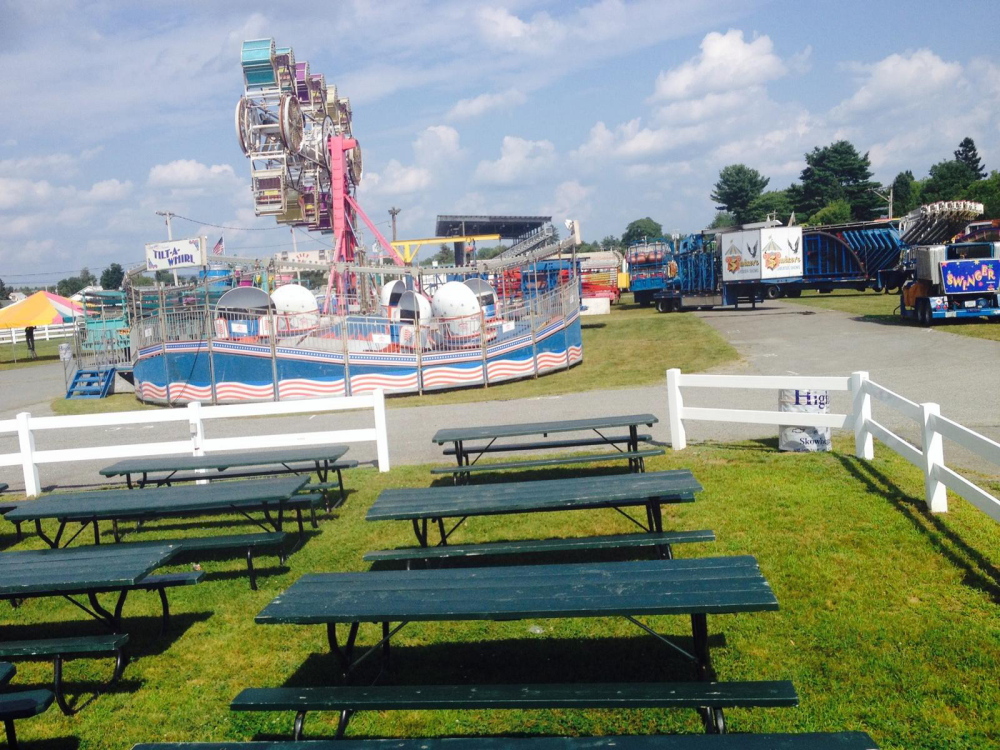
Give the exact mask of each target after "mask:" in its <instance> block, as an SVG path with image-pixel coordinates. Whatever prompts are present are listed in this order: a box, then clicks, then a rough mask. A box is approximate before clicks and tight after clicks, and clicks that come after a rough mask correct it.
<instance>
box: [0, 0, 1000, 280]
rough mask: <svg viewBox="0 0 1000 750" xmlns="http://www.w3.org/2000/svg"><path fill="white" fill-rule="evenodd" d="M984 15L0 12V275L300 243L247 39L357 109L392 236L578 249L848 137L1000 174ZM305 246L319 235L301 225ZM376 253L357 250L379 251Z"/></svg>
mask: <svg viewBox="0 0 1000 750" xmlns="http://www.w3.org/2000/svg"><path fill="white" fill-rule="evenodd" d="M997 21H1000V8H998V7H997V4H996V3H995V2H989V1H987V0H983V1H982V2H952V3H950V4H949V5H948V6H947V8H946V9H945V8H944V6H942V5H941V4H940V3H937V2H935V3H931V2H923V1H911V2H907V3H897V2H884V1H883V0H867V2H856V1H855V0H840V1H838V2H826V1H825V0H824V1H814V2H801V1H799V2H787V1H785V0H774V1H772V2H766V1H761V2H754V1H743V0H711V1H708V0H682V1H675V0H632V1H628V0H593V1H585V2H578V3H572V2H530V1H529V0H512V1H505V0H494V1H493V2H476V1H475V0H440V1H437V2H420V1H419V0H412V1H408V2H393V1H392V0H381V1H380V2H363V1H361V0H355V1H351V0H338V2H336V3H319V4H314V5H312V6H309V5H308V4H303V3H295V4H292V3H283V2H270V3H260V2H254V1H253V0H247V1H243V0H239V1H237V0H219V1H217V2H211V3H205V2H184V1H183V0H174V1H173V2H169V3H166V2H144V3H125V2H111V1H110V0H109V1H107V2H74V1H73V0H24V1H23V2H22V1H20V0H0V66H2V67H0V69H2V70H3V71H4V83H3V85H2V90H3V92H4V94H5V97H4V98H5V99H6V101H7V103H8V104H7V106H6V107H5V118H4V124H3V126H2V128H0V278H2V279H3V280H4V281H5V282H6V283H8V284H15V285H18V286H20V285H22V284H25V283H46V282H48V283H52V282H54V281H56V280H58V279H60V278H63V277H66V276H69V275H75V274H76V273H78V272H79V270H80V268H81V267H82V266H88V267H89V268H90V269H91V270H92V271H95V272H98V273H99V272H100V270H101V269H102V268H104V267H105V266H106V265H107V264H109V263H112V262H118V263H121V264H122V265H124V266H129V265H132V264H135V263H139V262H141V261H142V248H143V244H144V243H146V242H153V241H159V240H162V239H165V237H166V234H165V231H166V230H165V227H164V225H163V220H162V219H161V218H160V217H158V216H156V214H155V212H156V211H158V210H160V211H172V212H174V213H176V214H178V215H180V216H184V217H189V218H191V219H196V220H199V221H201V222H207V223H209V224H216V225H222V226H227V227H245V228H248V229H253V230H260V231H237V230H235V229H227V230H225V231H223V230H220V229H217V228H215V227H212V226H203V225H200V224H196V223H192V222H188V221H184V220H181V219H175V220H174V236H175V237H189V236H196V235H198V234H205V235H207V236H208V237H209V243H210V245H211V244H213V243H214V242H215V241H216V240H217V239H218V237H219V235H220V234H224V235H225V239H226V246H227V250H228V251H229V252H230V253H231V254H237V253H240V254H244V255H266V254H270V253H273V252H276V251H279V250H283V249H290V248H291V236H290V232H289V230H288V228H285V227H283V228H274V227H276V225H275V224H274V221H273V219H271V218H268V217H263V218H256V217H255V216H254V214H253V207H252V201H251V196H250V191H249V163H248V161H247V160H246V158H245V157H244V156H243V154H242V152H241V151H240V150H239V147H238V146H237V142H236V138H235V135H234V129H233V108H234V106H235V103H236V101H237V99H238V98H239V96H240V95H241V93H242V74H241V70H240V64H239V50H240V45H241V43H242V41H243V40H244V39H252V38H261V37H274V38H275V39H276V40H277V43H278V46H291V47H293V48H294V50H295V55H296V58H297V59H299V60H303V59H305V60H309V62H310V65H311V68H312V70H313V72H323V73H325V75H326V79H327V82H328V83H330V82H332V83H335V84H336V85H337V87H338V90H339V92H340V94H341V95H342V96H348V97H350V99H351V103H352V107H353V111H354V134H355V136H356V137H357V138H358V139H359V141H360V142H361V145H362V150H363V154H364V165H365V176H364V178H363V180H362V185H361V189H360V192H359V199H360V201H361V204H362V206H363V207H364V208H365V210H366V211H367V213H368V214H369V215H370V216H371V217H372V218H373V220H374V221H375V222H377V223H380V224H382V229H383V230H384V231H386V232H387V233H388V229H387V227H388V214H387V209H388V208H389V207H390V206H396V207H399V208H400V209H402V211H401V213H400V214H399V217H398V226H399V235H400V237H401V238H405V237H426V236H430V235H431V234H432V233H433V230H434V219H435V217H436V216H437V215H438V214H450V213H471V214H478V213H493V214H505V213H511V214H530V215H535V214H545V215H549V214H551V215H553V216H554V217H555V219H556V221H557V222H559V223H561V222H562V220H563V219H565V218H575V219H578V220H579V221H580V222H581V226H582V229H583V237H584V239H587V240H599V239H600V238H602V237H604V236H605V235H608V234H614V235H620V234H621V232H622V231H623V230H624V229H625V226H626V225H627V224H628V222H629V221H631V220H632V219H635V218H640V217H643V216H651V217H652V218H654V219H656V220H657V221H659V222H660V223H662V224H663V226H664V228H665V229H666V230H668V231H672V230H681V231H687V230H695V229H698V228H700V227H702V226H704V225H705V224H707V223H708V222H709V221H710V220H711V218H712V216H713V215H714V207H713V205H712V202H711V201H710V200H709V197H708V196H709V193H710V192H711V189H712V185H713V183H714V182H715V180H716V179H717V177H718V173H719V170H720V169H721V168H722V167H723V166H725V165H727V164H731V163H735V162H743V163H745V164H748V165H749V166H752V167H754V168H756V169H758V170H760V171H761V172H762V173H763V174H765V175H766V176H768V177H769V178H770V179H771V184H770V186H769V187H772V188H784V187H787V186H788V185H789V184H790V183H791V182H793V181H795V180H796V178H797V177H798V174H799V173H800V171H801V170H802V167H803V166H804V161H803V154H804V153H805V152H806V151H809V150H811V149H812V148H813V147H815V146H822V145H827V144H829V143H831V142H833V141H834V140H838V139H840V138H847V139H849V140H850V141H852V142H853V143H854V144H855V145H856V146H857V147H858V149H859V150H860V151H862V152H864V151H868V152H870V155H871V160H872V166H873V170H874V173H875V177H876V179H878V180H881V181H883V182H888V181H891V180H892V179H893V178H894V177H895V175H896V174H897V173H898V172H899V171H900V170H903V169H912V170H913V172H914V173H915V174H916V175H917V176H918V177H922V176H926V173H927V169H928V168H929V167H930V166H931V165H932V164H933V163H935V162H938V161H940V160H942V159H945V158H950V157H951V155H952V152H953V151H954V150H955V148H957V146H958V143H959V141H960V140H961V139H962V138H963V137H965V136H967V135H968V136H971V137H972V138H973V139H975V141H976V145H977V146H978V148H979V153H980V155H981V156H982V158H983V162H984V164H985V166H986V167H987V168H988V169H995V168H1000V117H998V116H997V113H998V112H1000V60H998V59H997V54H996V52H995V51H994V49H993V47H992V45H991V44H990V43H989V41H988V40H989V38H990V37H989V31H986V32H981V31H980V30H981V29H986V30H992V29H994V28H995V27H996V25H997ZM297 238H298V246H299V249H311V248H318V247H320V246H322V245H323V244H326V245H328V244H329V242H330V238H329V236H322V235H316V236H315V237H314V238H313V239H311V238H310V237H309V236H306V235H305V234H304V233H300V234H298V235H297ZM368 240H369V242H370V241H371V238H368Z"/></svg>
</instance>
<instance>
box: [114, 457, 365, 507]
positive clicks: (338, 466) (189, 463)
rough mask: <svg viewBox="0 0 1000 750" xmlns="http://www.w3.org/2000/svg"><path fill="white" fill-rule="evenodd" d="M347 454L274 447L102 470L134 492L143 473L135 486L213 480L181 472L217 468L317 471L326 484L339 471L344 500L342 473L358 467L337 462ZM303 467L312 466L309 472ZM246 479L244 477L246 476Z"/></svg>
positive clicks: (134, 461)
mask: <svg viewBox="0 0 1000 750" xmlns="http://www.w3.org/2000/svg"><path fill="white" fill-rule="evenodd" d="M347 451H348V446H346V445H316V446H307V447H303V448H273V449H268V450H257V451H241V452H239V453H235V452H233V453H214V454H211V455H207V456H147V457H143V458H128V459H125V460H124V461H119V462H117V463H114V464H112V465H111V466H106V467H104V468H103V469H101V474H102V475H103V476H106V477H117V476H124V477H125V482H126V484H127V485H128V487H129V489H132V487H133V483H132V476H133V475H134V474H141V475H142V478H141V479H139V480H138V481H137V482H136V484H137V485H138V487H140V488H142V487H145V486H146V484H148V483H150V482H153V483H155V484H156V486H160V485H164V484H168V485H169V484H173V483H174V482H180V481H195V480H199V479H211V475H182V476H180V477H178V476H177V473H178V472H180V471H206V470H208V469H215V470H217V471H219V472H223V471H226V470H228V469H233V468H245V467H258V468H259V467H265V466H281V467H282V472H283V473H285V472H287V473H292V474H299V473H301V472H303V471H305V472H306V473H308V472H309V471H315V472H316V476H317V478H318V479H319V481H320V482H321V483H326V481H327V479H328V477H329V472H330V471H331V470H332V471H336V472H337V480H338V482H339V484H340V494H341V500H343V495H344V479H343V475H342V474H341V470H342V469H345V468H352V467H353V466H357V462H356V461H351V462H342V463H338V461H339V459H340V458H341V457H343V455H344V454H345V453H347ZM302 464H311V465H312V467H311V468H308V469H306V468H305V467H303V466H301V465H302ZM150 474H165V475H166V476H164V477H159V478H155V479H150V478H149V475H150ZM244 476H245V475H244Z"/></svg>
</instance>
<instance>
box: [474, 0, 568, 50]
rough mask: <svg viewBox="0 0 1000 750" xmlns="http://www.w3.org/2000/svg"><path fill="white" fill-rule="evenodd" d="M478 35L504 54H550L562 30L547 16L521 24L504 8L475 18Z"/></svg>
mask: <svg viewBox="0 0 1000 750" xmlns="http://www.w3.org/2000/svg"><path fill="white" fill-rule="evenodd" d="M476 23H477V26H478V27H479V33H480V34H481V36H482V37H483V39H484V41H486V42H487V44H490V45H492V46H494V47H496V48H498V49H502V50H505V51H506V52H508V53H510V52H521V53H532V54H538V53H540V52H542V53H543V52H552V51H553V47H554V46H555V45H557V44H558V43H559V42H561V41H562V40H563V39H565V37H566V34H567V30H566V27H565V26H564V25H563V24H561V23H559V22H558V21H556V20H555V19H553V18H552V17H551V16H550V15H549V14H548V13H537V14H535V16H534V17H532V19H531V20H530V21H522V20H521V19H520V18H518V17H517V16H515V15H514V14H512V13H511V12H510V11H508V10H507V9H506V8H482V9H480V10H479V12H478V13H477V14H476Z"/></svg>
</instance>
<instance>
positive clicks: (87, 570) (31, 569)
mask: <svg viewBox="0 0 1000 750" xmlns="http://www.w3.org/2000/svg"><path fill="white" fill-rule="evenodd" d="M177 549H178V548H177V547H176V546H175V545H170V544H162V545H141V546H138V545H130V544H120V545H119V544H111V545H108V544H105V545H101V546H90V547H75V548H73V549H45V550H25V551H20V552H3V553H0V599H8V600H10V599H13V600H19V599H27V598H34V597H44V596H61V597H68V596H75V595H88V596H91V595H96V594H97V593H100V592H106V591H115V590H122V591H124V590H127V589H129V588H132V587H134V586H136V584H138V583H139V582H140V581H141V580H142V579H144V578H145V577H146V576H147V575H149V574H150V573H151V572H152V571H153V570H155V569H156V568H158V567H160V566H161V565H164V564H165V563H166V562H167V561H168V560H169V559H170V558H171V557H172V556H173V555H174V554H175V553H176V551H177ZM95 601H96V599H95V598H94V597H91V603H92V604H94V602H95ZM95 613H96V615H98V617H97V619H99V620H101V621H103V622H105V623H107V624H114V617H113V616H112V615H111V613H109V612H108V611H107V610H103V609H102V608H100V607H99V606H98V605H95V612H91V613H90V614H92V615H93V614H95Z"/></svg>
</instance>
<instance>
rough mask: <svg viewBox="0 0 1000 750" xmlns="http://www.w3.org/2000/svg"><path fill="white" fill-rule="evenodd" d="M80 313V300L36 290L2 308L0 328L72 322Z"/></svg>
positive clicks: (81, 310) (81, 308)
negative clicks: (25, 297)
mask: <svg viewBox="0 0 1000 750" xmlns="http://www.w3.org/2000/svg"><path fill="white" fill-rule="evenodd" d="M78 315H83V307H82V306H81V305H80V304H79V303H78V302H74V301H73V300H70V299H66V298H65V297H60V296H59V295H58V294H52V292H35V293H34V294H32V295H31V296H30V297H28V298H27V299H23V300H21V301H20V302H15V303H14V304H13V305H9V306H8V307H5V308H3V309H2V310H0V328H27V327H28V326H49V325H55V324H59V323H70V322H72V321H73V318H75V317H76V316H78Z"/></svg>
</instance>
